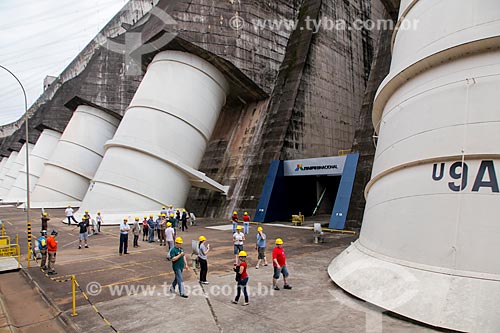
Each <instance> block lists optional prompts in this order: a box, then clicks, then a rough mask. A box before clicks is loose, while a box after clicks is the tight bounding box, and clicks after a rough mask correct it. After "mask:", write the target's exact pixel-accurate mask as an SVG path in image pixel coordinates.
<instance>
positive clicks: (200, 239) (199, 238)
mask: <svg viewBox="0 0 500 333" xmlns="http://www.w3.org/2000/svg"><path fill="white" fill-rule="evenodd" d="M206 240H207V238H206V237H205V236H200V237H198V242H203V241H206Z"/></svg>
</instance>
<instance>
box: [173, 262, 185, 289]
mask: <svg viewBox="0 0 500 333" xmlns="http://www.w3.org/2000/svg"><path fill="white" fill-rule="evenodd" d="M181 260H183V259H181ZM174 274H175V279H174V281H173V282H172V289H173V290H174V291H175V286H176V285H177V284H178V285H179V294H181V295H184V281H183V280H182V270H180V269H174Z"/></svg>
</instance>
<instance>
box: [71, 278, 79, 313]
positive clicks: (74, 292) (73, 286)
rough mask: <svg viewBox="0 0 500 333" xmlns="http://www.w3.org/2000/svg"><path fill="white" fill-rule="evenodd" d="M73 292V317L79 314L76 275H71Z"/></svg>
mask: <svg viewBox="0 0 500 333" xmlns="http://www.w3.org/2000/svg"><path fill="white" fill-rule="evenodd" d="M71 294H72V298H73V312H71V317H75V316H78V313H76V279H75V276H74V275H71Z"/></svg>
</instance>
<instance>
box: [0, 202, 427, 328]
mask: <svg viewBox="0 0 500 333" xmlns="http://www.w3.org/2000/svg"><path fill="white" fill-rule="evenodd" d="M48 212H49V215H50V217H51V221H50V222H49V231H51V230H52V229H57V230H58V232H59V236H58V241H59V251H58V254H57V263H56V270H57V272H58V275H56V276H55V278H53V279H50V278H49V277H47V276H46V275H45V274H43V272H41V271H40V270H39V269H38V268H37V267H36V263H35V264H33V262H32V264H31V268H26V269H25V271H26V272H27V273H28V274H29V275H30V276H32V278H33V280H34V281H35V282H36V283H37V284H38V285H39V286H40V289H41V290H42V291H43V293H44V294H45V295H46V296H47V297H48V298H50V299H51V300H52V301H53V303H54V306H55V307H57V308H58V309H60V310H61V311H62V317H64V318H66V319H67V318H71V319H69V320H70V321H71V323H73V324H75V325H76V326H77V328H78V330H80V331H81V332H112V331H113V328H114V329H116V330H117V331H120V332H165V331H168V330H169V329H172V330H173V329H174V328H175V330H176V331H188V332H191V331H195V330H196V331H198V330H203V331H204V332H223V331H225V332H229V331H238V332H258V331H261V332H280V331H291V332H303V331H313V332H370V333H379V332H394V333H396V332H397V333H405V332H408V333H410V332H435V330H433V329H432V328H427V327H423V326H419V325H416V324H414V323H410V322H406V321H403V320H400V319H396V318H393V317H390V316H388V315H386V314H384V313H383V312H382V310H381V309H378V308H375V307H373V306H371V305H369V304H366V303H364V302H362V301H359V300H356V299H355V298H353V297H351V296H349V295H347V294H345V293H344V292H343V291H342V290H341V289H340V288H338V287H336V285H335V284H334V283H333V282H332V281H331V280H330V278H329V276H328V273H327V267H328V264H329V263H330V261H331V260H332V258H334V257H335V256H336V255H337V254H339V253H340V252H341V251H342V250H343V249H345V248H346V247H347V246H348V245H349V244H350V243H351V242H352V241H354V240H355V239H356V236H352V235H342V234H327V239H326V242H325V243H323V244H313V243H312V231H309V230H304V229H300V228H290V227H284V226H277V225H272V224H267V225H264V226H263V227H264V231H265V232H266V234H267V236H268V239H269V243H268V251H267V252H268V258H270V254H271V251H272V248H273V247H274V245H273V243H274V242H273V240H274V239H275V238H276V237H281V238H283V240H284V242H285V250H286V253H287V258H288V267H289V270H290V279H289V282H290V284H291V285H292V286H293V289H292V290H283V289H281V290H279V291H274V290H271V279H272V265H269V266H267V267H261V268H260V269H255V267H254V266H255V264H256V259H257V251H256V250H255V249H254V247H253V245H254V239H255V233H256V226H254V225H252V227H251V230H250V234H249V236H248V239H249V240H250V241H247V242H246V245H245V250H246V251H247V252H248V254H249V258H248V262H249V266H250V268H249V276H250V280H249V293H250V304H249V305H248V306H242V300H240V303H239V304H238V305H234V304H232V303H231V300H232V299H233V298H234V294H235V284H236V283H235V281H234V273H233V272H232V262H233V255H232V232H231V231H230V230H217V229H212V228H210V227H213V226H221V225H222V226H227V225H229V222H227V221H221V220H218V221H217V220H204V219H198V220H197V222H199V223H198V225H197V226H193V227H190V229H189V230H188V231H187V232H179V233H180V235H181V236H182V237H183V238H184V245H185V246H184V248H185V250H186V252H190V249H191V240H193V239H197V238H198V236H200V235H204V236H206V237H207V239H208V241H207V242H208V243H209V244H210V245H211V251H210V253H209V257H208V262H209V274H208V280H209V281H210V284H208V285H200V284H199V283H198V279H197V273H198V271H197V270H195V271H193V270H192V269H189V270H187V271H185V272H184V278H185V281H186V283H185V284H186V292H187V293H188V294H189V298H188V299H183V298H180V297H179V296H178V295H175V294H171V293H170V292H169V291H168V287H169V283H171V282H172V280H173V273H172V268H171V262H168V261H167V260H166V258H165V256H166V248H165V247H162V246H159V245H158V243H151V244H149V243H147V242H143V241H142V235H141V236H140V241H139V245H140V247H139V248H132V239H131V238H129V252H130V254H129V255H123V256H119V255H118V227H105V228H104V230H103V232H102V233H101V234H99V235H94V236H92V237H90V240H89V246H90V248H89V249H81V250H79V249H78V248H77V247H78V241H77V237H78V230H77V229H76V228H75V227H74V226H67V225H65V224H62V223H61V222H60V221H61V220H62V218H63V215H64V213H63V210H62V209H61V210H48ZM39 214H40V212H39V211H34V212H33V213H32V220H33V221H35V222H34V226H33V231H34V233H35V234H36V235H37V236H38V232H39V228H40V227H39V225H40V222H39V219H38V217H39ZM0 219H2V220H3V221H4V222H6V230H7V232H8V234H10V235H14V234H16V233H18V234H19V237H20V242H21V245H22V248H23V253H26V226H25V215H24V213H23V212H22V211H21V210H17V209H15V208H8V207H0ZM283 224H285V225H287V226H289V225H290V223H289V222H288V223H287V222H284V223H283ZM24 258H25V256H24ZM269 261H271V260H269ZM23 266H24V267H26V259H24V261H23ZM72 274H74V275H75V276H76V279H77V281H78V283H79V284H80V286H81V288H82V290H83V291H85V292H86V293H87V294H88V297H89V301H90V303H91V304H93V305H94V306H95V309H97V310H98V311H99V313H97V312H96V311H95V309H94V308H93V307H92V306H91V305H90V303H89V302H88V301H87V300H85V299H84V297H83V296H82V294H81V293H80V292H78V293H77V300H76V303H77V309H76V311H77V313H78V315H77V316H76V317H71V316H70V315H71V305H72V302H71V300H72V297H71V284H70V282H69V281H65V280H67V279H69V278H70V276H71V275H72ZM55 280H59V281H64V282H57V281H55ZM0 281H1V285H2V289H1V290H2V292H3V290H5V289H4V287H3V286H5V285H10V284H12V283H13V281H11V280H10V279H7V278H6V277H4V275H0ZM279 285H280V287H281V286H282V285H283V282H282V281H280V283H279ZM14 298H16V297H14ZM17 298H19V300H20V301H21V300H22V299H23V296H22V294H21V295H20V296H19V297H17ZM17 306H18V305H16V304H15V303H11V305H9V304H7V309H8V310H9V311H10V310H11V309H10V307H14V308H17ZM101 316H102V317H104V318H105V319H106V320H107V321H108V322H109V323H110V325H112V327H109V326H108V324H107V323H106V321H105V320H104V319H103V318H102V317H101ZM71 323H70V324H71ZM69 330H70V328H67V331H69ZM0 332H1V331H0Z"/></svg>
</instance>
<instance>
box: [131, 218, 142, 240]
mask: <svg viewBox="0 0 500 333" xmlns="http://www.w3.org/2000/svg"><path fill="white" fill-rule="evenodd" d="M132 234H133V235H134V242H133V247H139V235H140V234H141V226H140V224H139V216H136V217H135V219H134V224H133V225H132Z"/></svg>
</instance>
